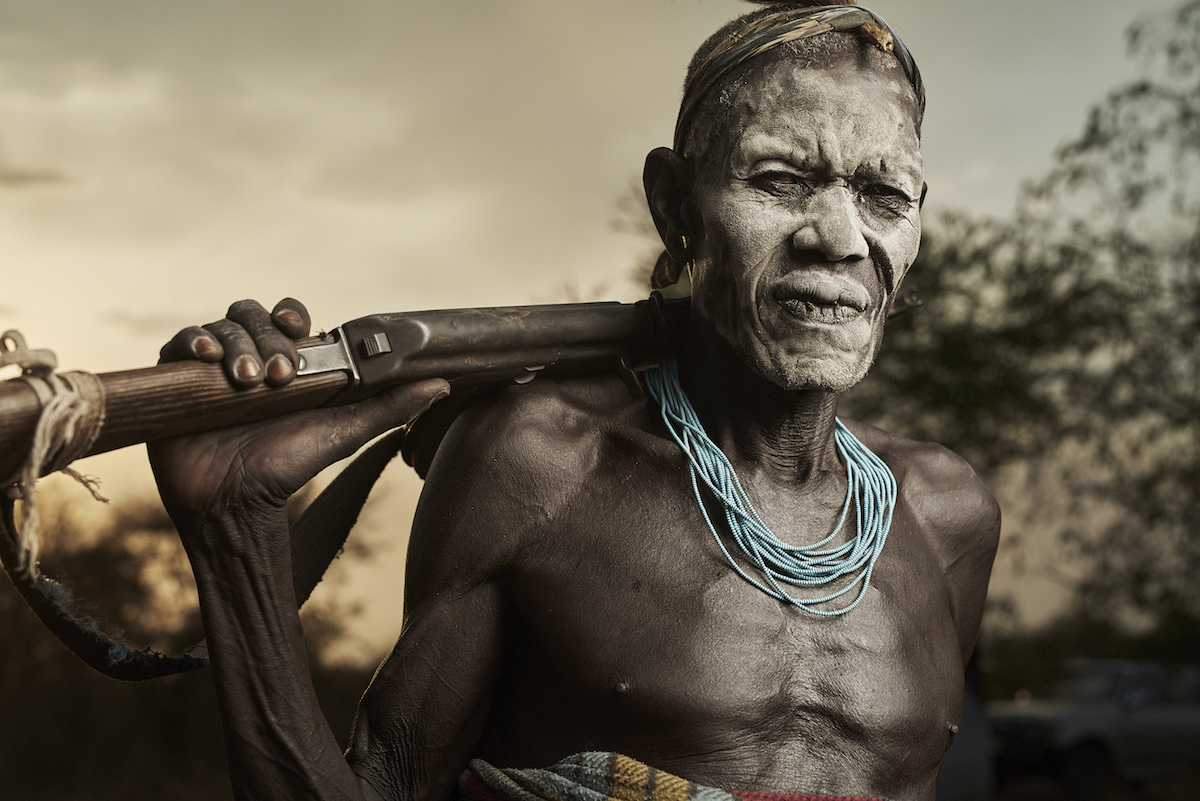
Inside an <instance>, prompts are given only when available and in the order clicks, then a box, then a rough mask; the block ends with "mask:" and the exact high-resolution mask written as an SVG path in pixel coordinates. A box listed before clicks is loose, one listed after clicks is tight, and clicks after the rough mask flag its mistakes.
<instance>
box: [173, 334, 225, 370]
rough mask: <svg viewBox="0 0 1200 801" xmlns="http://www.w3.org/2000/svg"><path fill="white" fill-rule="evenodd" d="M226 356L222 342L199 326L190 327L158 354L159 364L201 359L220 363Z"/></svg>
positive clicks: (177, 335)
mask: <svg viewBox="0 0 1200 801" xmlns="http://www.w3.org/2000/svg"><path fill="white" fill-rule="evenodd" d="M224 355H225V349H224V348H223V347H221V342H220V341H219V340H218V339H217V338H216V337H215V336H213V335H212V334H211V333H210V332H208V331H206V330H205V329H203V328H201V327H200V326H198V325H193V326H189V327H188V328H185V329H183V330H182V331H180V332H179V333H178V334H176V335H175V336H173V337H172V338H171V341H170V342H168V343H167V344H165V345H163V346H162V349H161V350H160V351H159V352H158V363H159V364H162V363H164V362H180V361H185V360H187V359H199V360H200V361H202V362H219V361H220V360H221V357H222V356H224Z"/></svg>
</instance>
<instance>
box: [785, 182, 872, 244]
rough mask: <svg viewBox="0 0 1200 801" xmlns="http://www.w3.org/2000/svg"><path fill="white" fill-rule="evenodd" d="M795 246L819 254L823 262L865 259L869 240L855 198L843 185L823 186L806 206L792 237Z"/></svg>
mask: <svg viewBox="0 0 1200 801" xmlns="http://www.w3.org/2000/svg"><path fill="white" fill-rule="evenodd" d="M792 245H793V246H794V247H795V248H796V250H797V251H799V252H801V253H805V252H807V253H811V254H813V255H816V254H819V255H820V260H821V261H829V262H839V261H845V260H858V259H865V258H866V257H867V256H868V254H869V251H868V248H867V240H866V238H865V237H864V236H863V232H862V223H861V222H860V221H859V219H858V212H857V210H856V209H855V207H854V196H853V194H852V193H851V191H850V189H849V187H847V186H845V185H843V184H832V185H827V186H822V187H820V188H818V189H817V190H816V192H814V193H813V195H812V196H811V197H810V198H809V201H808V203H807V204H806V206H805V209H804V214H803V218H802V220H801V221H800V226H799V227H798V228H797V229H796V232H795V233H794V234H792Z"/></svg>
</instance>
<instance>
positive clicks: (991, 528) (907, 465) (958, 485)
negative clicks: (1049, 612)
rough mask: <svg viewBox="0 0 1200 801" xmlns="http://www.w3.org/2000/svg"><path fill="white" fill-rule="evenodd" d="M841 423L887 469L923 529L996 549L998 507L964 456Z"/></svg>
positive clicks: (851, 423) (864, 426)
mask: <svg viewBox="0 0 1200 801" xmlns="http://www.w3.org/2000/svg"><path fill="white" fill-rule="evenodd" d="M843 422H845V423H846V425H847V427H848V428H850V430H851V431H852V432H853V433H854V434H855V436H857V437H858V438H859V439H861V440H862V441H863V443H864V444H866V445H867V446H868V447H869V448H870V449H871V450H872V451H873V452H875V453H876V454H878V455H879V457H880V458H881V459H883V460H884V461H885V462H886V463H887V464H888V466H889V467H891V468H892V472H893V473H895V475H896V481H897V484H898V485H899V492H900V497H901V499H902V500H903V501H904V503H905V505H906V506H907V507H908V508H909V509H911V510H912V512H913V513H914V514H915V515H916V516H917V517H918V519H919V520H920V522H921V523H922V524H923V527H925V528H927V530H930V531H931V533H933V534H935V535H937V536H939V537H952V538H955V537H956V536H962V537H968V538H969V539H971V540H974V541H976V542H977V544H978V546H979V547H982V548H991V549H992V550H994V549H995V545H996V540H997V538H998V537H999V531H1000V506H999V504H998V503H997V502H996V498H995V496H994V495H993V494H992V492H991V490H989V489H988V487H987V485H985V484H984V483H983V480H982V479H980V478H979V475H978V474H977V473H976V472H975V470H974V469H973V468H972V467H971V465H970V464H968V463H967V461H966V460H965V459H963V458H962V457H961V456H959V455H958V454H956V453H954V452H953V451H951V450H950V449H949V448H946V447H943V446H942V445H938V444H937V443H934V442H919V441H916V440H911V439H908V438H906V437H902V436H899V435H898V434H893V433H891V432H888V431H884V430H883V429H881V428H877V427H875V426H871V425H868V424H866V423H859V422H854V421H850V420H845V421H843Z"/></svg>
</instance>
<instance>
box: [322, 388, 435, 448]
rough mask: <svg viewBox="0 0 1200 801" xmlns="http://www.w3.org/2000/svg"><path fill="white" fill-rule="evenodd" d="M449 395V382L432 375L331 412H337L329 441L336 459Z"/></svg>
mask: <svg viewBox="0 0 1200 801" xmlns="http://www.w3.org/2000/svg"><path fill="white" fill-rule="evenodd" d="M449 394H450V384H448V383H447V382H446V381H444V380H442V379H440V378H429V379H426V380H424V381H415V382H413V383H411V384H402V385H401V386H398V387H393V388H392V389H390V390H388V391H387V392H385V393H383V394H381V395H377V396H375V397H373V398H367V399H366V400H362V401H359V402H358V403H354V404H350V405H348V406H340V407H337V408H335V409H330V410H329V411H330V412H331V413H332V414H334V415H336V424H335V425H334V426H332V427H331V434H330V436H329V442H330V445H331V446H332V448H333V449H334V451H335V455H334V458H335V459H342V458H345V457H347V456H349V455H351V454H352V453H354V452H355V451H356V450H358V449H359V448H360V447H362V445H363V444H364V443H366V442H369V441H370V440H372V439H374V438H375V437H377V436H379V435H380V434H384V433H386V432H388V431H391V430H392V429H393V428H399V427H400V426H402V425H405V424H406V423H409V422H411V421H412V420H414V419H415V418H417V417H418V416H420V415H421V414H423V413H424V412H425V411H426V410H427V409H428V408H429V407H430V406H432V405H433V404H434V403H436V402H437V401H439V400H441V399H442V398H445V397H446V396H447V395H449Z"/></svg>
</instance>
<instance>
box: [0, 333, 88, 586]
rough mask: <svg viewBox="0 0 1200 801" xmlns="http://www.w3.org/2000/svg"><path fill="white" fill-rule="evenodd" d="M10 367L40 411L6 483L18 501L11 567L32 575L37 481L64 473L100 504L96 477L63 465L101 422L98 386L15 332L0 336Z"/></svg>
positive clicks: (2, 356) (0, 358) (0, 361)
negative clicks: (11, 480) (22, 455)
mask: <svg viewBox="0 0 1200 801" xmlns="http://www.w3.org/2000/svg"><path fill="white" fill-rule="evenodd" d="M8 365H16V366H18V367H20V368H21V375H20V376H19V377H17V378H14V379H10V380H13V381H24V382H25V383H27V384H28V385H29V386H30V388H32V389H33V392H34V394H35V395H37V398H38V401H39V402H40V403H41V406H42V411H41V414H40V415H39V417H38V422H37V428H36V429H35V430H34V434H33V445H32V446H31V447H30V449H29V456H28V458H27V459H26V460H25V464H24V466H22V468H21V470H20V472H19V473H18V474H17V476H16V477H15V478H16V483H15V484H13V485H11V486H9V487H7V488H6V490H5V492H6V493H7V495H8V497H9V498H12V499H14V500H17V499H19V500H21V501H22V502H23V510H22V511H23V513H24V514H23V517H22V520H21V526H20V529H19V531H18V532H17V537H18V543H17V546H18V564H17V565H16V566H15V569H16V570H17V571H18V572H20V573H21V574H23V575H24V576H26V577H27V578H30V579H36V578H37V575H38V552H39V541H38V535H37V523H38V511H37V480H38V478H40V477H41V476H44V475H48V474H50V473H54V472H63V473H66V474H67V475H68V476H70V477H71V478H73V479H75V480H76V481H78V482H79V483H80V484H82V485H83V486H84V487H85V488H86V489H87V491H88V492H90V493H91V495H92V497H93V498H95V499H96V500H98V501H101V502H103V503H108V499H107V498H105V497H104V496H102V495H101V494H100V493H99V481H98V480H97V479H95V478H92V477H90V476H84V475H81V474H80V473H78V472H76V471H75V470H72V469H71V468H70V467H69V466H68V465H70V464H71V463H72V462H74V461H75V460H76V459H78V458H79V457H81V456H83V455H84V454H86V453H87V452H88V449H89V448H91V446H92V443H93V442H95V441H96V437H97V436H99V434H100V429H101V428H102V427H103V426H104V386H103V385H102V384H101V383H100V379H99V378H97V377H96V376H95V375H93V374H91V373H85V372H69V373H55V372H54V370H55V368H56V367H57V366H58V360H57V359H56V358H55V356H54V354H53V353H51V352H50V351H46V350H30V349H29V348H27V347H26V346H25V338H24V337H23V336H21V334H20V333H18V332H17V331H5V332H4V334H3V335H0V368H3V367H5V366H8Z"/></svg>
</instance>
